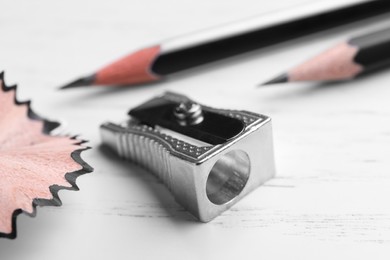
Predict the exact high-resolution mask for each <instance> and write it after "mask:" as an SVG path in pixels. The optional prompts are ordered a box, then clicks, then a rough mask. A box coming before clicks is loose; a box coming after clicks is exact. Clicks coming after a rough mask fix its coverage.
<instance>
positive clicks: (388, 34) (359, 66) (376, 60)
mask: <svg viewBox="0 0 390 260" xmlns="http://www.w3.org/2000/svg"><path fill="white" fill-rule="evenodd" d="M386 66H390V28H387V29H383V30H379V31H375V32H372V33H369V34H366V35H363V36H359V37H356V38H353V39H351V40H349V41H347V42H343V43H340V44H338V45H336V46H335V47H333V48H331V49H329V50H327V51H325V52H323V53H321V54H320V55H318V56H316V57H314V58H312V59H310V60H308V61H306V62H304V63H302V64H300V65H298V66H296V67H294V68H292V69H290V70H289V71H288V72H286V73H283V74H281V75H279V76H277V77H276V78H274V79H272V80H270V81H268V82H266V83H264V84H263V85H271V84H277V83H284V82H294V81H295V82H296V81H339V80H348V79H352V78H355V77H357V76H359V75H362V74H366V73H370V72H372V71H374V70H377V69H380V68H383V67H386Z"/></svg>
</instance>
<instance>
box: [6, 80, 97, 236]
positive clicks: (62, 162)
mask: <svg viewBox="0 0 390 260" xmlns="http://www.w3.org/2000/svg"><path fill="white" fill-rule="evenodd" d="M0 84H1V90H0V123H1V125H2V128H1V131H0V167H1V168H0V185H1V186H0V187H1V188H0V208H1V211H0V237H8V238H14V237H16V217H17V215H18V214H19V213H21V212H24V213H26V214H28V215H30V216H34V215H35V207H36V206H38V205H39V206H44V205H53V206H59V205H61V201H60V199H59V198H58V196H57V193H58V190H60V189H72V190H77V189H78V188H77V186H76V184H75V180H76V178H77V177H78V176H79V175H81V174H84V173H87V172H91V171H92V168H91V167H90V166H89V165H87V164H86V163H85V162H84V161H83V160H82V159H81V158H80V153H81V151H83V150H86V149H88V148H87V147H85V146H82V145H81V144H82V143H83V142H84V141H80V140H77V139H76V138H71V137H68V136H53V135H51V134H50V132H51V131H52V130H54V129H55V128H56V127H58V124H57V123H55V122H50V121H47V120H45V119H42V118H40V117H39V116H38V115H36V114H35V113H34V112H33V111H32V110H31V109H30V102H18V101H17V99H16V87H7V86H5V84H4V77H3V74H1V75H0Z"/></svg>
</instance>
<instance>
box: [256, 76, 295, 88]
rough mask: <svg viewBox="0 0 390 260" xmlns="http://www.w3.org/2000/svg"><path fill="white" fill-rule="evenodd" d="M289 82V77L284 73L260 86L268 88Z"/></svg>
mask: <svg viewBox="0 0 390 260" xmlns="http://www.w3.org/2000/svg"><path fill="white" fill-rule="evenodd" d="M287 81H288V75H287V74H286V73H283V74H281V75H279V76H277V77H276V78H273V79H271V80H269V81H266V82H264V83H262V84H260V85H259V87H260V86H266V85H273V84H278V83H285V82H287Z"/></svg>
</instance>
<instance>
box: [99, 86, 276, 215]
mask: <svg viewBox="0 0 390 260" xmlns="http://www.w3.org/2000/svg"><path fill="white" fill-rule="evenodd" d="M129 115H130V118H129V119H128V120H127V121H125V122H124V123H122V124H113V123H105V124H103V125H101V136H102V140H103V143H104V144H105V145H107V146H109V147H111V148H112V149H113V150H115V151H116V152H117V153H118V155H119V156H120V157H122V158H125V159H128V160H131V161H133V162H135V163H137V164H139V165H141V166H143V167H145V168H147V169H149V170H150V171H152V172H154V173H155V174H156V175H157V176H158V177H159V178H160V179H161V180H162V181H163V182H164V183H165V184H166V185H167V186H168V188H169V189H170V190H171V192H172V193H173V195H174V196H175V198H176V201H177V202H179V203H180V204H181V205H182V206H183V207H184V208H186V209H187V210H188V211H189V212H191V213H192V214H193V215H194V216H196V217H197V218H198V219H199V220H200V221H202V222H208V221H210V220H212V219H213V218H215V217H216V216H218V215H219V214H221V213H222V212H224V211H225V210H227V209H229V208H230V207H231V206H233V205H234V204H235V203H237V202H238V201H239V200H240V199H241V198H243V197H244V196H246V195H247V194H248V193H250V192H251V191H253V190H254V189H256V188H257V187H258V186H260V185H261V184H263V183H264V182H265V181H267V180H269V179H270V178H272V177H273V176H274V175H275V166H274V156H273V144H272V127H271V119H270V118H269V117H266V116H263V115H259V114H255V113H251V112H247V111H236V110H222V109H215V108H211V107H207V106H202V105H199V104H197V103H195V102H194V101H192V100H190V99H189V98H187V97H185V96H182V95H178V94H174V93H169V92H168V93H165V94H164V95H162V96H160V97H156V98H153V99H151V100H149V101H147V102H146V103H144V104H142V105H140V106H138V107H136V108H134V109H132V110H130V112H129Z"/></svg>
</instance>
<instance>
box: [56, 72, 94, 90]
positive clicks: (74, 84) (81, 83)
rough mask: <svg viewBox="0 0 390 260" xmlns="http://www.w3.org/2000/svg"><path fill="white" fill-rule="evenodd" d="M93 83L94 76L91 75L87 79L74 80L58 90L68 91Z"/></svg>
mask: <svg viewBox="0 0 390 260" xmlns="http://www.w3.org/2000/svg"><path fill="white" fill-rule="evenodd" d="M94 82H95V75H91V76H88V77H83V78H79V79H76V80H75V81H72V82H70V83H68V84H66V85H64V86H62V87H60V88H59V89H60V90H62V89H68V88H78V87H84V86H89V85H92V84H93V83H94Z"/></svg>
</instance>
